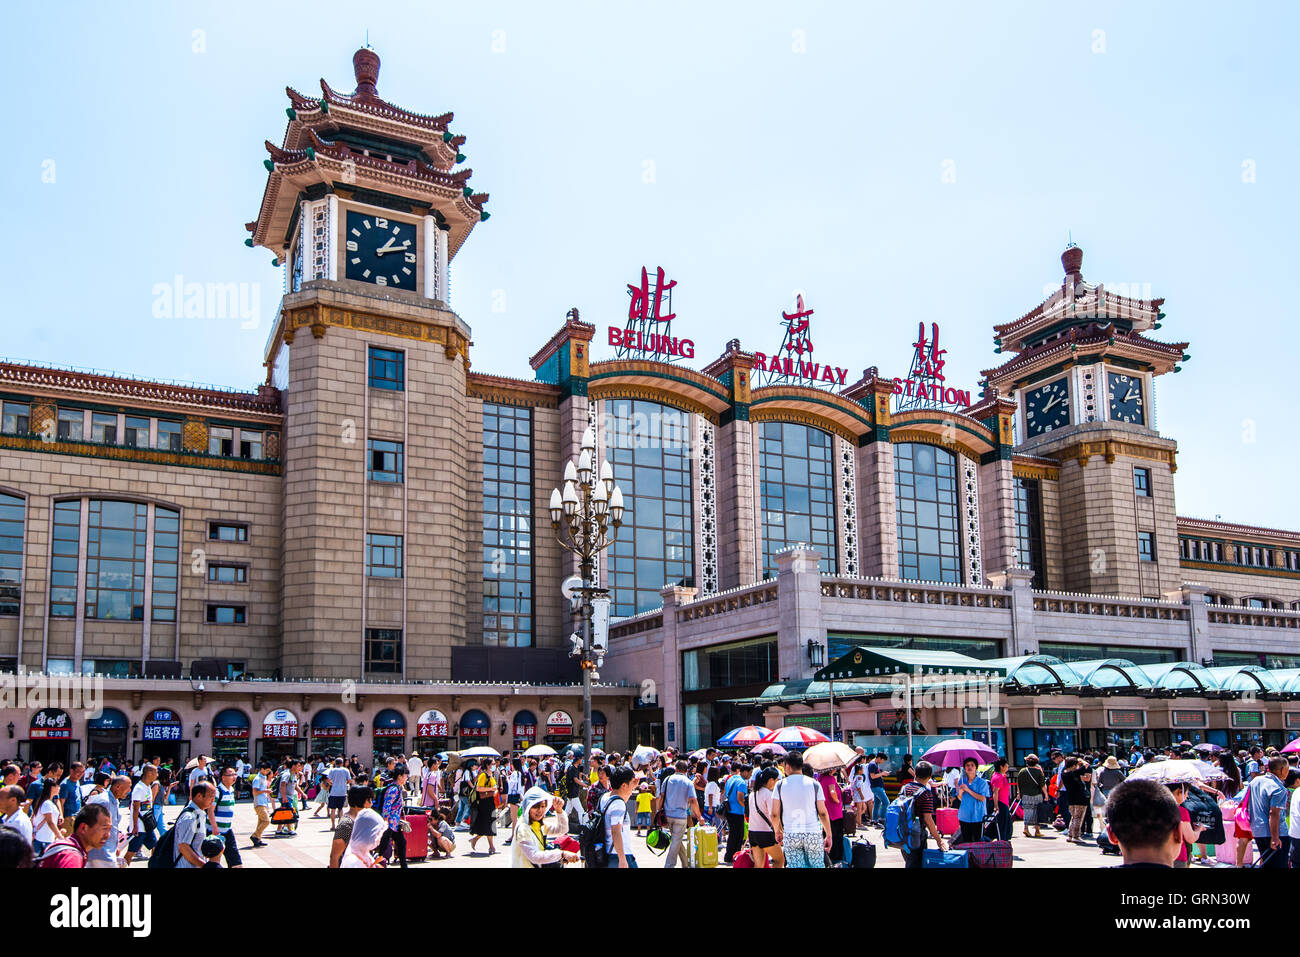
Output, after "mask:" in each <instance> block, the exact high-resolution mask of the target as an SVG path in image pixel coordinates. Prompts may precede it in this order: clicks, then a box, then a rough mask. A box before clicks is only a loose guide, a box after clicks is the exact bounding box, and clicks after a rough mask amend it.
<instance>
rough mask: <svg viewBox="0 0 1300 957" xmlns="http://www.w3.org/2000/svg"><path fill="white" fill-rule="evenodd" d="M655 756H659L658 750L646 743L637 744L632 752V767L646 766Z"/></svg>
mask: <svg viewBox="0 0 1300 957" xmlns="http://www.w3.org/2000/svg"><path fill="white" fill-rule="evenodd" d="M657 757H659V752H658V751H656V750H655V749H654V748H652V747H650V746H649V745H648V744H638V745H637V746H636V750H635V751H633V752H632V767H634V768H643V767H646V766H648V765H649V764H651V763H652V762H653V761H654V759H655V758H657Z"/></svg>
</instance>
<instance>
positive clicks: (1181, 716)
mask: <svg viewBox="0 0 1300 957" xmlns="http://www.w3.org/2000/svg"><path fill="white" fill-rule="evenodd" d="M1209 718H1210V715H1209V712H1208V711H1187V710H1183V709H1174V710H1173V711H1170V712H1169V724H1170V726H1171V727H1174V728H1203V727H1205V726H1206V725H1207V724H1209V723H1210V720H1209Z"/></svg>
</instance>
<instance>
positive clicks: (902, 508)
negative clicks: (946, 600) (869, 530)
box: [894, 442, 962, 583]
mask: <svg viewBox="0 0 1300 957" xmlns="http://www.w3.org/2000/svg"><path fill="white" fill-rule="evenodd" d="M894 475H895V485H896V489H897V493H898V494H897V502H898V574H899V577H900V578H904V579H920V580H922V581H941V582H954V583H960V582H961V580H962V567H961V550H960V547H959V545H958V543H959V541H960V529H959V527H958V518H957V456H956V455H954V454H953V453H952V452H949V451H948V450H947V449H941V448H939V447H937V446H934V445H924V444H921V443H918V442H903V443H900V444H898V445H896V446H894Z"/></svg>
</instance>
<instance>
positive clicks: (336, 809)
mask: <svg viewBox="0 0 1300 957" xmlns="http://www.w3.org/2000/svg"><path fill="white" fill-rule="evenodd" d="M325 781H326V782H327V783H328V785H329V800H328V803H327V805H326V808H327V810H328V812H329V822H330V829H331V830H332V829H334V828H335V827H337V826H338V822H339V819H340V818H341V817H342V816H343V814H344V810H345V807H346V805H347V799H348V788H349V787H351V786H352V781H353V777H352V772H351V771H349V770H348V769H347V768H345V767H344V766H343V759H342V758H335V759H334V766H333V767H332V768H330V769H329V770H328V771H326V772H325Z"/></svg>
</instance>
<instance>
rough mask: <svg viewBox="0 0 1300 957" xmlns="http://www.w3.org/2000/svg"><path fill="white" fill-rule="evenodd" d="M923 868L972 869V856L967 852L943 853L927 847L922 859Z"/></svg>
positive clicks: (935, 848)
mask: <svg viewBox="0 0 1300 957" xmlns="http://www.w3.org/2000/svg"><path fill="white" fill-rule="evenodd" d="M921 866H922V867H928V868H953V869H960V868H966V867H970V856H969V855H968V854H967V853H966V852H965V851H941V850H939V849H938V848H937V847H927V848H926V849H925V851H924V852H923V854H922V857H921Z"/></svg>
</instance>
